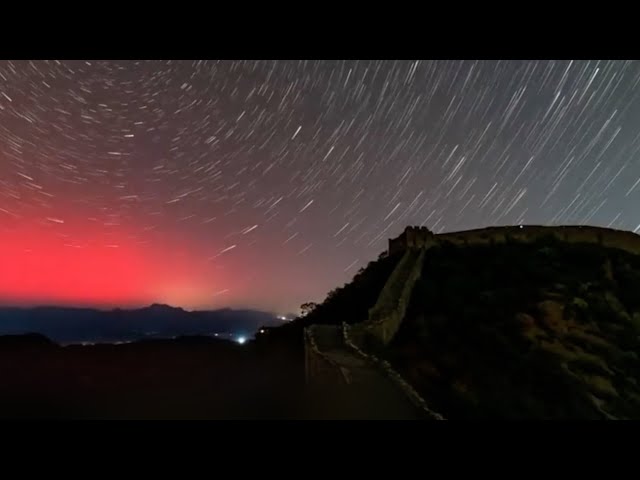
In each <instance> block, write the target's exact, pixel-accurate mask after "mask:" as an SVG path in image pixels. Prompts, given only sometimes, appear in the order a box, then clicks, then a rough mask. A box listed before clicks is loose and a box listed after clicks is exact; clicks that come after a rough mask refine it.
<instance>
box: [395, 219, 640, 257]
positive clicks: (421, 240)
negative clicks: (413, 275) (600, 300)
mask: <svg viewBox="0 0 640 480" xmlns="http://www.w3.org/2000/svg"><path fill="white" fill-rule="evenodd" d="M549 236H551V237H555V238H556V239H558V240H560V241H564V242H569V243H594V244H598V245H602V246H604V247H608V248H617V249H620V250H624V251H626V252H629V253H633V254H640V235H636V234H635V233H632V232H627V231H622V230H613V229H610V228H602V227H591V226H557V227H555V226H552V227H549V226H542V225H516V226H507V227H488V228H481V229H476V230H466V231H462V232H451V233H442V234H438V235H434V234H433V233H431V232H430V231H429V230H427V229H425V228H424V227H407V228H406V229H405V231H404V232H403V233H402V234H401V235H400V236H399V237H397V238H394V239H391V240H389V252H390V253H391V252H394V253H395V252H400V251H405V250H412V249H421V248H428V247H429V246H431V245H433V244H442V243H452V244H454V245H489V244H500V243H505V242H506V241H507V240H510V241H516V242H523V243H528V242H533V241H536V240H538V239H542V238H545V237H549Z"/></svg>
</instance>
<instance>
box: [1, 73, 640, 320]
mask: <svg viewBox="0 0 640 480" xmlns="http://www.w3.org/2000/svg"><path fill="white" fill-rule="evenodd" d="M639 82H640V64H639V63H638V62H635V61H595V60H594V61H569V60H567V61H442V60H440V61H424V60H423V61H131V60H130V61H77V60H76V61H2V62H0V235H1V238H2V239H3V240H2V248H1V250H0V299H2V301H3V302H4V303H42V302H49V303H74V304H88V305H113V306H116V305H117V306H126V305H143V304H146V303H149V302H152V301H158V302H163V303H170V304H173V305H176V306H182V307H185V308H218V307H223V306H232V307H239V306H244V307H255V308H263V309H269V310H272V311H278V312H289V311H293V312H296V311H297V308H298V306H299V305H300V304H301V303H302V302H305V301H320V300H322V299H323V298H324V296H325V295H326V293H327V292H328V291H329V290H331V289H333V288H335V287H337V286H340V285H342V284H343V283H345V282H348V281H349V280H350V279H351V278H352V277H353V275H354V274H355V273H356V272H357V270H358V268H360V267H362V266H365V265H366V264H367V263H368V262H369V261H371V260H373V259H375V258H377V256H378V254H379V253H380V252H381V251H383V250H384V249H385V248H386V241H387V239H388V238H389V237H393V236H396V235H398V234H399V233H400V231H402V230H403V229H404V227H405V226H406V225H409V224H411V225H424V226H427V227H428V228H430V229H431V230H433V231H435V232H437V233H441V232H446V231H455V230H463V229H470V228H477V227H483V226H490V225H507V224H521V223H528V224H546V225H553V224H590V225H598V226H604V227H613V228H618V229H624V230H631V231H637V230H639V229H640V213H638V209H637V205H638V200H639V197H640V162H639V152H640V88H639Z"/></svg>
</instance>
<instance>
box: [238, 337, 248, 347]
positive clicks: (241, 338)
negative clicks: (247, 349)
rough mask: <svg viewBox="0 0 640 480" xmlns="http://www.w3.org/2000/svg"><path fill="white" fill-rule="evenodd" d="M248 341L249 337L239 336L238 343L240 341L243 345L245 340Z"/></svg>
mask: <svg viewBox="0 0 640 480" xmlns="http://www.w3.org/2000/svg"><path fill="white" fill-rule="evenodd" d="M246 341H247V339H246V338H245V337H238V343H239V344H240V345H242V344H243V343H244V342H246Z"/></svg>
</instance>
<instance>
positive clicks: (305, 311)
mask: <svg viewBox="0 0 640 480" xmlns="http://www.w3.org/2000/svg"><path fill="white" fill-rule="evenodd" d="M317 306H318V304H317V303H314V302H307V303H303V304H302V305H300V310H302V315H303V316H306V315H309V314H310V313H311V312H312V311H313V310H315V308H316V307H317Z"/></svg>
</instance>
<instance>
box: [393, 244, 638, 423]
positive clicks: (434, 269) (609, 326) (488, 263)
mask: <svg viewBox="0 0 640 480" xmlns="http://www.w3.org/2000/svg"><path fill="white" fill-rule="evenodd" d="M639 353H640V257H639V256H636V255H632V254H629V253H626V252H623V251H621V250H615V249H608V248H605V247H602V246H598V245H593V244H586V243H585V244H568V243H563V242H560V241H557V240H554V239H552V238H550V239H547V240H543V241H538V242H536V243H533V244H519V243H515V242H514V243H507V244H503V245H485V246H453V245H444V246H442V247H436V248H433V249H430V250H428V251H427V253H426V256H425V261H424V266H423V271H422V276H421V278H420V279H419V280H418V282H417V283H416V285H415V287H414V289H413V293H412V295H411V302H410V305H409V308H408V310H407V313H406V316H405V318H404V321H403V323H402V326H401V328H400V330H399V331H398V333H397V335H396V337H395V338H394V339H393V341H392V342H391V343H390V345H389V346H388V347H387V349H386V351H385V353H384V354H385V356H386V357H387V358H388V359H390V360H391V362H392V364H394V365H395V366H396V367H397V368H398V370H399V371H400V372H401V373H402V374H403V375H404V376H405V378H406V379H407V380H408V381H409V382H410V383H411V384H412V385H413V386H414V387H415V388H416V389H417V390H418V391H419V392H420V393H421V394H422V395H423V397H424V398H425V399H428V402H429V403H430V404H431V405H432V407H433V408H434V409H436V410H437V411H439V412H441V413H443V414H444V415H445V416H446V417H447V418H557V419H564V418H587V419H601V418H640V386H639V382H640V359H639V357H638V354H639Z"/></svg>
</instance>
